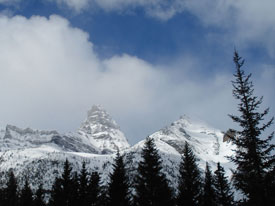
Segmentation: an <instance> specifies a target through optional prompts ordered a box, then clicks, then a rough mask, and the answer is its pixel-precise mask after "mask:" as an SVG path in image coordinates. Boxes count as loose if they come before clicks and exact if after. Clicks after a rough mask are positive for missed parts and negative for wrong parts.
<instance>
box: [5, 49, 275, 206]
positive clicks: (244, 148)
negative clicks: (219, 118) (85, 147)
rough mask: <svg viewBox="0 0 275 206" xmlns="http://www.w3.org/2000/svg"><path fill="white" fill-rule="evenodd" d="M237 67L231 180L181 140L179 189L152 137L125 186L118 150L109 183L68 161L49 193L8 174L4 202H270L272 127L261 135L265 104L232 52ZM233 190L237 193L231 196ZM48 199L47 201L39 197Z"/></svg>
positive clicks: (176, 205)
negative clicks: (236, 128) (201, 164)
mask: <svg viewBox="0 0 275 206" xmlns="http://www.w3.org/2000/svg"><path fill="white" fill-rule="evenodd" d="M234 63H235V68H236V72H235V74H234V77H235V80H234V81H232V85H233V96H234V97H235V98H236V99H237V100H238V101H239V103H238V107H237V108H238V111H239V115H230V117H231V118H232V120H233V121H234V122H236V123H238V124H239V127H240V131H238V132H237V137H236V138H233V139H232V142H233V144H235V145H236V150H235V155H234V156H231V157H228V158H229V159H230V160H231V161H232V162H233V163H235V165H236V169H235V170H233V171H232V172H233V175H232V179H231V180H232V183H233V184H232V185H233V188H232V187H231V184H230V183H229V179H228V177H226V175H225V171H224V168H223V167H222V166H221V165H220V163H217V167H216V169H215V171H214V172H212V171H211V168H210V167H209V165H208V163H206V168H205V171H204V173H202V171H201V170H200V169H199V167H198V160H197V158H196V156H195V155H194V153H193V151H192V148H191V146H190V145H189V144H188V143H187V142H186V143H185V146H184V148H183V154H182V160H181V163H180V167H179V177H178V178H179V179H178V180H179V181H178V182H179V184H178V188H172V187H171V185H172V184H171V183H170V182H169V180H168V179H167V176H166V175H165V173H163V162H162V160H161V157H160V155H159V154H158V150H157V148H156V146H155V143H154V140H153V139H151V138H147V139H146V142H145V145H144V147H143V149H142V152H141V157H142V159H141V161H140V162H139V163H138V169H137V173H136V176H135V177H134V180H133V184H131V185H130V182H129V178H128V175H127V170H126V167H125V162H124V159H123V155H120V153H119V152H118V153H117V155H116V158H115V160H114V163H113V165H112V166H113V170H112V172H111V173H110V174H109V182H108V184H107V185H105V186H102V184H101V177H100V174H98V173H97V172H93V173H91V174H89V173H88V171H87V168H86V164H85V162H83V164H82V169H81V171H80V172H79V173H77V172H72V167H71V164H70V163H69V162H68V160H66V161H65V163H64V168H63V173H62V175H61V176H60V177H57V178H56V179H55V181H54V184H53V185H52V189H51V190H50V191H49V193H45V190H43V186H42V185H40V187H39V188H38V190H37V191H35V194H33V191H32V190H31V189H30V185H29V183H28V180H26V181H25V183H24V186H23V188H22V189H21V190H19V189H18V186H17V181H16V178H15V177H14V174H13V173H12V172H10V173H9V179H8V182H7V185H5V186H4V187H2V189H1V191H0V201H1V205H4V206H27V205H28V206H42V205H43V206H45V205H48V206H76V205H77V206H99V205H100V206H231V205H241V206H242V205H244V206H262V205H274V203H275V197H274V191H275V156H274V153H272V152H273V150H274V147H275V146H274V144H272V143H271V140H272V138H273V136H274V132H273V133H271V134H270V135H268V136H267V137H266V138H264V137H263V134H264V131H265V130H266V129H267V128H268V127H270V126H271V125H272V123H273V121H274V118H271V119H270V120H269V121H267V122H265V123H263V121H264V117H265V116H266V115H267V114H268V112H269V109H265V110H263V111H262V112H260V111H259V109H260V105H261V103H262V97H261V98H258V97H256V96H254V94H253V92H254V89H253V84H252V81H251V80H250V78H251V74H249V75H246V74H245V72H244V70H243V69H242V67H243V65H244V61H243V59H242V58H241V57H240V56H239V55H238V53H237V52H236V51H235V53H234ZM233 191H234V192H237V193H238V196H239V198H237V199H234V197H236V195H234V192H233ZM45 199H48V201H47V204H46V203H45V202H44V200H45Z"/></svg>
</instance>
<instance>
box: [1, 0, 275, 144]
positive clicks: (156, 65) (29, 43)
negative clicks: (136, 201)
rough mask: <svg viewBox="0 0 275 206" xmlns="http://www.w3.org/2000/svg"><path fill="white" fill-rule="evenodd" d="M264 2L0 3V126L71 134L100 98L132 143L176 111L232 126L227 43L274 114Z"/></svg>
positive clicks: (274, 17)
mask: <svg viewBox="0 0 275 206" xmlns="http://www.w3.org/2000/svg"><path fill="white" fill-rule="evenodd" d="M272 8H275V3H274V2H273V1H272V0H263V1H261V2H259V1H256V0H243V1H229V0H220V1H218V0H204V1H199V0H194V1H187V0H169V1H165V0H147V1H145V0H132V1H129V0H102V1H99V0H27V1H23V0H22V1H21V0H9V1H7V0H0V13H1V15H0V27H1V28H0V29H1V34H0V44H1V45H2V46H1V48H0V53H1V54H2V55H1V56H2V57H0V66H1V75H0V76H1V77H0V80H1V81H0V82H1V83H0V84H2V85H1V88H2V89H0V92H1V94H2V99H3V102H2V103H3V105H2V107H1V109H0V116H1V118H0V124H1V127H5V125H6V124H15V125H18V126H20V127H28V126H29V127H34V128H37V129H57V130H59V131H62V132H68V131H74V130H76V129H77V127H78V126H79V124H80V122H81V121H82V120H83V119H84V118H85V112H86V110H88V109H89V108H90V107H91V106H92V105H93V104H101V105H102V106H103V107H105V108H106V109H107V110H108V111H109V112H110V113H111V114H112V116H113V117H114V119H115V120H116V121H117V122H118V123H119V124H120V126H121V128H122V130H123V131H124V132H125V133H126V136H127V137H128V139H129V140H130V142H131V143H135V142H137V141H138V140H140V139H143V138H144V137H146V136H147V135H149V134H151V133H152V132H154V131H156V130H158V129H160V128H162V127H163V126H165V125H168V124H170V123H171V122H172V121H175V120H176V119H178V117H179V116H180V115H183V114H187V115H189V116H191V117H194V118H199V119H201V120H203V121H205V122H207V123H209V124H210V125H212V126H213V127H216V128H219V129H221V130H226V129H227V128H228V127H235V126H236V125H234V124H233V123H232V121H231V120H230V119H229V117H228V116H227V114H229V113H236V104H237V102H236V101H235V100H234V99H233V98H232V95H231V83H230V81H231V80H232V73H233V72H234V65H233V62H232V55H233V51H234V48H237V50H238V51H239V52H240V55H241V56H243V57H244V58H245V59H246V64H245V67H246V71H247V72H248V73H250V72H252V73H253V79H252V80H253V82H254V83H255V92H256V94H258V95H263V96H264V104H263V107H270V109H271V112H270V113H271V114H270V115H272V114H273V115H274V114H275V112H274V110H275V108H274V100H275V92H274V88H275V83H274V82H275V81H274V80H275V40H274V38H273V37H274V35H275V26H274V25H275V14H274V12H273V9H272Z"/></svg>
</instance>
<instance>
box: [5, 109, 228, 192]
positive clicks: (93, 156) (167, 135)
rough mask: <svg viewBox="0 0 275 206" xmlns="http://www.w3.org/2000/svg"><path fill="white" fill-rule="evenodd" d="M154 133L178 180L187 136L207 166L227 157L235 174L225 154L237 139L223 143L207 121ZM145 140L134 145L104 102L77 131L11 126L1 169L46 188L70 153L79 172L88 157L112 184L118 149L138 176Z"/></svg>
mask: <svg viewBox="0 0 275 206" xmlns="http://www.w3.org/2000/svg"><path fill="white" fill-rule="evenodd" d="M150 137H151V138H153V139H154V140H155V143H156V146H157V149H158V151H159V154H160V156H161V157H162V160H163V166H164V169H163V170H164V172H165V173H166V174H167V176H168V178H169V179H170V180H171V182H172V183H173V184H175V185H176V184H177V176H178V169H179V163H180V161H181V153H182V148H183V145H184V144H185V142H186V141H187V142H188V143H189V144H190V145H191V146H192V148H193V150H194V152H195V154H196V155H197V157H198V159H199V165H200V167H201V168H202V169H204V167H205V162H206V161H207V162H209V164H210V165H212V166H213V167H215V164H216V162H221V164H222V165H223V166H225V168H226V170H227V172H228V174H229V173H230V170H229V168H230V167H232V165H231V164H230V163H229V162H228V160H227V159H226V158H225V156H226V155H232V154H233V153H232V150H231V149H232V145H231V143H230V142H223V133H222V132H221V131H219V130H217V129H213V128H211V127H209V126H207V125H206V124H204V123H200V122H198V121H193V120H191V119H190V118H188V117H186V116H183V117H181V118H180V119H179V120H177V121H175V122H173V123H172V124H171V125H170V126H167V127H165V128H163V129H161V130H159V131H157V132H155V133H154V134H152V135H151V136H150ZM144 142H145V140H143V141H141V142H138V143H137V144H136V145H134V146H132V147H130V145H129V143H128V141H127V139H126V137H125V135H124V134H123V133H122V132H121V131H120V129H119V126H118V125H117V123H116V122H115V121H114V120H113V119H112V118H111V116H110V115H109V114H108V113H107V112H106V111H105V110H104V109H103V108H102V107H100V106H93V107H92V109H91V110H89V111H88V115H87V118H86V120H85V121H84V122H83V123H82V124H81V126H80V128H79V130H78V131H77V132H75V133H69V134H59V133H58V132H57V131H38V130H32V129H29V128H27V129H20V128H17V127H15V126H11V125H8V126H6V129H5V130H2V131H1V132H0V172H2V173H3V172H6V171H8V170H9V169H11V168H12V169H14V172H15V174H16V175H19V174H20V176H21V177H25V176H28V177H30V181H31V183H32V184H33V187H36V186H37V184H38V183H40V182H41V181H42V182H43V183H44V184H45V187H46V188H50V187H51V184H52V181H53V180H54V177H55V176H56V175H60V173H61V171H62V168H63V163H64V161H65V159H66V158H67V159H68V160H69V161H70V162H71V163H72V164H73V168H74V169H75V170H76V171H79V170H80V168H81V164H82V161H85V162H86V163H87V167H88V168H90V170H91V171H98V172H100V173H101V174H102V179H103V180H104V181H105V183H106V182H107V181H108V175H109V173H110V171H111V170H112V162H113V159H114V157H115V153H116V151H117V150H120V152H121V153H123V154H124V155H125V161H126V163H127V169H128V174H129V175H130V176H134V175H135V172H136V168H137V165H138V162H139V161H140V159H141V155H140V154H141V151H142V148H143V146H144ZM213 169H215V168H213ZM130 179H131V178H130ZM35 183H36V184H35Z"/></svg>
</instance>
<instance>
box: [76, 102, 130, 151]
mask: <svg viewBox="0 0 275 206" xmlns="http://www.w3.org/2000/svg"><path fill="white" fill-rule="evenodd" d="M78 134H79V135H80V136H82V137H84V138H86V139H87V140H88V141H89V142H90V143H91V144H92V145H95V146H96V147H97V148H99V150H100V151H102V154H107V153H114V152H116V151H117V150H125V149H127V148H129V147H130V145H129V143H128V141H127V139H126V137H125V136H124V134H123V133H122V132H121V131H120V128H119V126H118V125H117V123H116V122H115V121H114V120H113V119H112V118H111V116H110V115H109V114H108V113H107V112H106V111H105V110H104V109H103V108H102V107H101V106H93V107H92V109H91V110H89V111H88V114H87V119H86V120H85V121H84V122H83V123H82V125H81V127H80V129H79V130H78Z"/></svg>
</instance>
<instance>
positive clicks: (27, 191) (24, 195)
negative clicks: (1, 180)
mask: <svg viewBox="0 0 275 206" xmlns="http://www.w3.org/2000/svg"><path fill="white" fill-rule="evenodd" d="M19 206H33V193H32V190H31V188H30V185H29V182H28V180H27V179H26V180H25V184H24V187H23V189H22V191H21V193H20V198H19Z"/></svg>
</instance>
